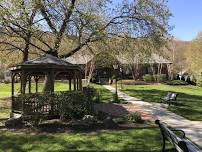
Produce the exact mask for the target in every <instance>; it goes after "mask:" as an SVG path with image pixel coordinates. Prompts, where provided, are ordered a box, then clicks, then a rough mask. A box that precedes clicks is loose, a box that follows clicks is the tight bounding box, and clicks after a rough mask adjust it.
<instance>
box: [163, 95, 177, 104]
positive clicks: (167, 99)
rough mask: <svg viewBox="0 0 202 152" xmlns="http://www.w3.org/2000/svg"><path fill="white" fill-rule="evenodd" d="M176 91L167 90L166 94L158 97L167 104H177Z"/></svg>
mask: <svg viewBox="0 0 202 152" xmlns="http://www.w3.org/2000/svg"><path fill="white" fill-rule="evenodd" d="M177 96H178V94H177V93H172V92H168V93H167V95H166V96H165V97H163V98H160V99H161V101H162V102H165V103H167V104H169V105H170V104H171V103H173V104H174V103H175V104H177Z"/></svg>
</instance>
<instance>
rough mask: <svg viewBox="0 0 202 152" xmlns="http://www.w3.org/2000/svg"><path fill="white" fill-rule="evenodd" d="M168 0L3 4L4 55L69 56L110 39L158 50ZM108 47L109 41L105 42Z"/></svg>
mask: <svg viewBox="0 0 202 152" xmlns="http://www.w3.org/2000/svg"><path fill="white" fill-rule="evenodd" d="M166 3H167V2H166V0H134V1H129V0H122V1H120V3H119V4H118V5H115V4H113V2H112V1H110V0H96V1H94V0H59V1H58V0H0V12H1V13H0V28H1V30H0V34H1V39H0V44H1V51H7V52H6V54H8V53H13V52H16V51H18V52H21V54H22V60H23V61H26V60H28V58H29V56H28V55H30V53H31V54H38V53H39V54H40V53H42V52H43V53H49V54H53V55H55V56H59V57H68V56H71V55H72V54H74V53H76V52H78V51H80V50H82V49H83V48H89V49H90V48H91V47H92V46H94V45H95V44H98V42H101V43H102V42H106V41H108V42H109V41H111V39H112V38H115V37H117V38H126V37H125V35H127V38H130V39H135V40H139V39H141V40H142V41H143V40H145V41H146V42H148V43H147V44H148V45H150V46H151V47H152V46H155V47H156V48H158V47H159V48H160V47H161V46H162V45H164V43H165V41H166V38H167V37H168V31H169V28H170V27H169V24H168V20H169V17H170V15H171V14H170V12H169V9H168V7H167V5H166ZM105 44H109V43H105Z"/></svg>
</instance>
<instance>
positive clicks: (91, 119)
mask: <svg viewBox="0 0 202 152" xmlns="http://www.w3.org/2000/svg"><path fill="white" fill-rule="evenodd" d="M82 120H83V121H84V122H86V123H95V122H97V120H96V118H95V117H94V116H91V115H85V116H84V117H83V119H82Z"/></svg>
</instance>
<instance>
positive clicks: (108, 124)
mask: <svg viewBox="0 0 202 152" xmlns="http://www.w3.org/2000/svg"><path fill="white" fill-rule="evenodd" d="M103 123H104V126H105V127H106V128H108V129H114V128H117V127H118V124H117V123H116V122H114V121H113V119H112V118H111V117H107V118H106V119H105V120H104V121H103Z"/></svg>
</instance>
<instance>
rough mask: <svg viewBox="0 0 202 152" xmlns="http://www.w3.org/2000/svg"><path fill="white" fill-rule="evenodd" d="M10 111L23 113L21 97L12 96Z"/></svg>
mask: <svg viewBox="0 0 202 152" xmlns="http://www.w3.org/2000/svg"><path fill="white" fill-rule="evenodd" d="M11 104H12V105H11V106H12V111H13V112H22V111H23V102H22V100H21V96H12V103H11Z"/></svg>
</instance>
